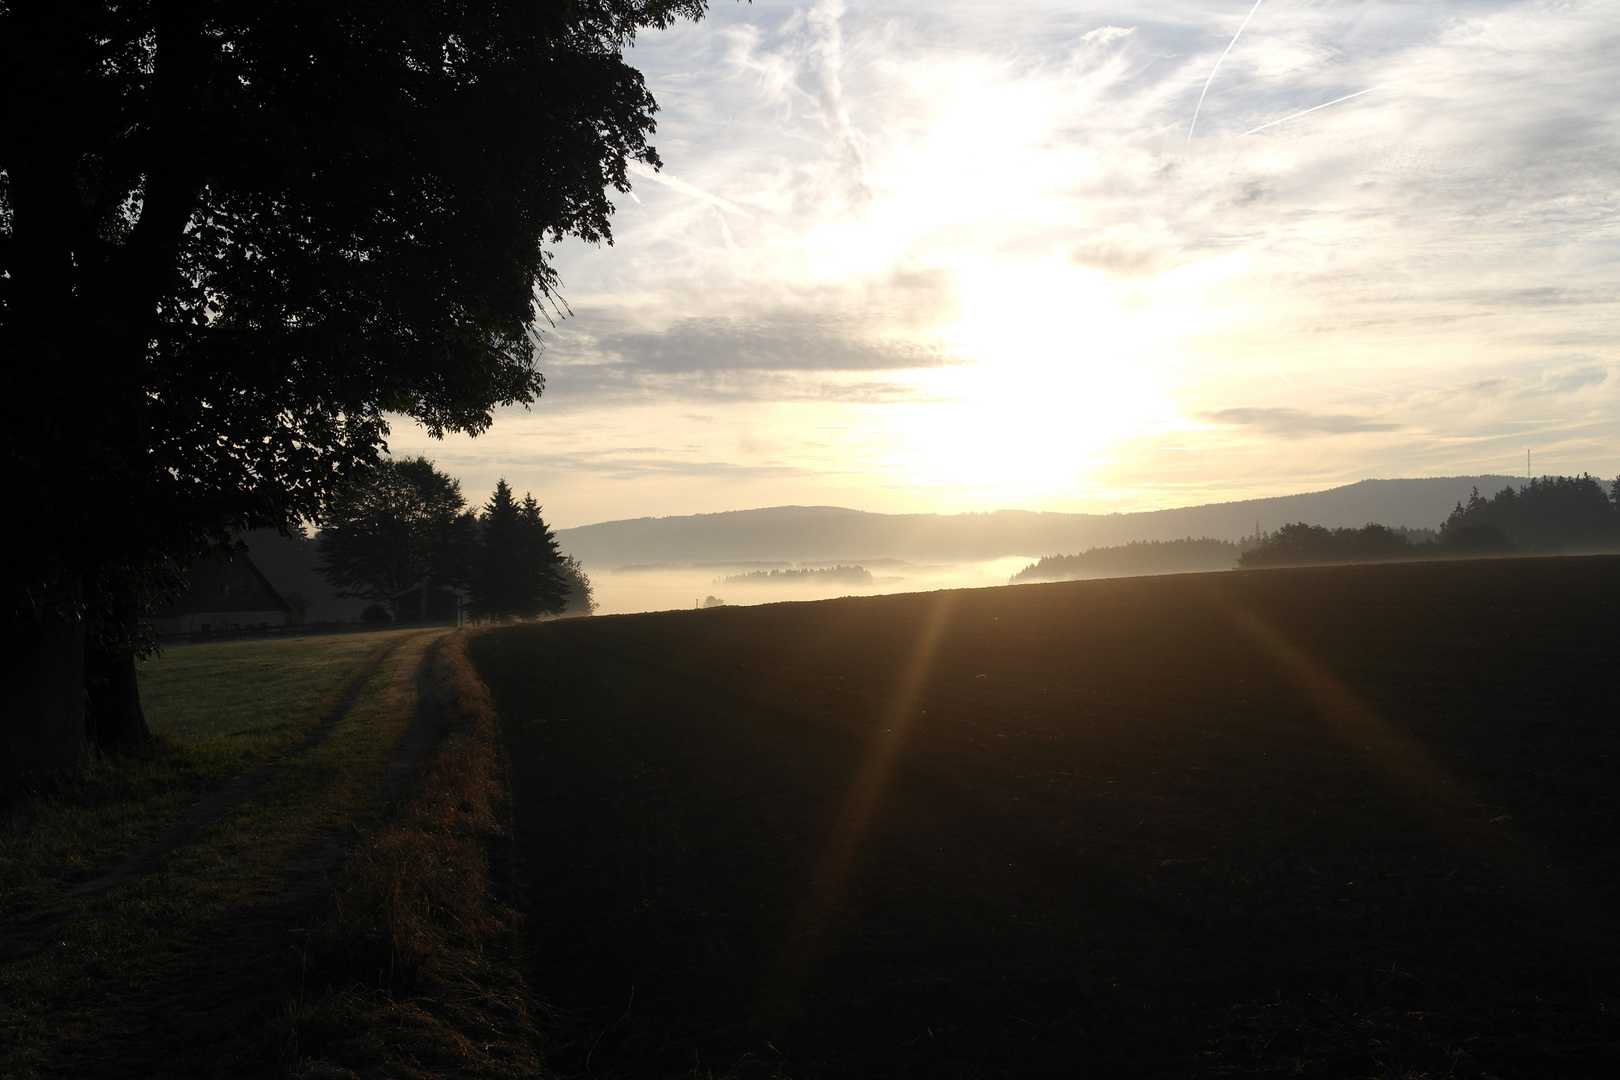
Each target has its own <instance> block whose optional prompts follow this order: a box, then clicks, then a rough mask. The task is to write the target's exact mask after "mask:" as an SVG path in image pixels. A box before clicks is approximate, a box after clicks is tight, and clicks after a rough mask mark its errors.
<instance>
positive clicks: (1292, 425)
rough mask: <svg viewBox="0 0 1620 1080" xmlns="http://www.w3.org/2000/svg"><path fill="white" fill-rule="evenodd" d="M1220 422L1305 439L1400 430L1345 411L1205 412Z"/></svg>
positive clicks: (1262, 410) (1247, 409) (1217, 422)
mask: <svg viewBox="0 0 1620 1080" xmlns="http://www.w3.org/2000/svg"><path fill="white" fill-rule="evenodd" d="M1203 415H1204V416H1205V418H1207V419H1208V420H1210V421H1211V422H1213V423H1216V424H1223V425H1230V426H1233V427H1251V428H1257V429H1259V430H1260V431H1263V432H1265V433H1266V434H1268V435H1278V436H1281V437H1282V438H1285V439H1302V438H1305V437H1306V436H1308V435H1350V434H1357V433H1360V432H1367V431H1397V430H1399V429H1400V425H1399V424H1383V423H1377V422H1375V421H1371V420H1364V419H1362V418H1361V417H1359V416H1350V415H1347V414H1344V413H1337V414H1327V413H1309V412H1305V411H1304V410H1302V409H1261V408H1239V409H1217V410H1215V411H1214V412H1207V413H1204V414H1203Z"/></svg>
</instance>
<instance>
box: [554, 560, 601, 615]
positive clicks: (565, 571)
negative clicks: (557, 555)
mask: <svg viewBox="0 0 1620 1080" xmlns="http://www.w3.org/2000/svg"><path fill="white" fill-rule="evenodd" d="M558 573H559V574H561V575H562V579H563V582H564V583H565V584H566V585H567V586H568V595H567V596H566V597H564V599H563V609H562V613H563V614H564V615H593V614H595V613H596V608H597V603H596V593H595V591H594V590H593V589H592V587H591V578H590V575H589V574H587V573H586V572H585V567H584V566H583V565H582V564H581V563H580V561H579V560H578V559H576V558H574V557H573V556H572V555H564V556H563V561H562V565H561V566H560V567H558Z"/></svg>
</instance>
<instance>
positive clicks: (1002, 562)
mask: <svg viewBox="0 0 1620 1080" xmlns="http://www.w3.org/2000/svg"><path fill="white" fill-rule="evenodd" d="M1029 562H1030V556H1026V555H1011V556H1007V557H1005V558H999V559H982V560H967V561H961V562H934V563H923V562H910V561H907V560H904V559H887V558H880V559H850V558H842V559H825V560H812V561H807V562H804V563H802V564H801V563H799V562H788V561H768V560H741V561H737V562H701V563H687V564H671V563H658V564H632V565H627V566H616V567H603V566H590V565H587V567H586V569H587V570H588V571H589V572H590V576H591V585H592V589H593V591H594V593H595V596H596V601H597V604H598V605H599V606H598V608H597V612H596V613H597V614H598V615H626V614H630V613H632V612H637V611H668V610H670V609H673V608H691V607H704V606H714V605H713V603H712V602H711V601H718V602H721V603H724V604H727V605H737V606H749V605H753V604H774V603H780V602H782V601H785V600H830V599H832V598H834V597H839V596H877V595H880V594H884V593H904V592H931V591H933V590H935V589H974V588H983V587H985V586H989V585H1005V584H1007V580H1008V579H1009V578H1010V577H1011V576H1012V575H1013V574H1015V573H1016V572H1018V570H1020V569H1021V568H1023V567H1024V566H1026V565H1028V564H1029ZM856 570H859V571H863V573H854V572H853V571H856ZM773 571H774V572H775V573H774V574H773V573H772V572H773Z"/></svg>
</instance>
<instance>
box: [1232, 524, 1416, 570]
mask: <svg viewBox="0 0 1620 1080" xmlns="http://www.w3.org/2000/svg"><path fill="white" fill-rule="evenodd" d="M1415 554H1416V549H1415V548H1414V546H1413V544H1412V542H1411V541H1410V540H1408V539H1407V538H1406V536H1405V535H1404V534H1403V533H1400V532H1397V531H1395V530H1394V529H1391V528H1389V527H1388V526H1386V525H1374V524H1370V523H1369V524H1367V525H1363V526H1362V527H1361V528H1359V529H1347V528H1346V529H1328V528H1324V527H1323V526H1321V525H1307V524H1306V523H1305V522H1303V521H1299V522H1295V523H1293V524H1292V525H1284V526H1283V527H1282V528H1280V529H1278V530H1277V531H1276V532H1274V533H1272V534H1270V535H1269V536H1267V537H1265V538H1264V539H1262V540H1261V541H1260V542H1259V543H1258V544H1256V545H1255V546H1254V547H1252V548H1250V549H1249V550H1248V551H1245V552H1244V553H1243V554H1242V555H1240V556H1238V565H1239V566H1245V567H1252V566H1304V565H1308V564H1312V563H1341V562H1382V561H1387V560H1391V559H1409V558H1412V557H1413V556H1414V555H1415Z"/></svg>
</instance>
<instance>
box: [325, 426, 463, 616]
mask: <svg viewBox="0 0 1620 1080" xmlns="http://www.w3.org/2000/svg"><path fill="white" fill-rule="evenodd" d="M466 507H467V503H466V500H465V499H463V498H462V496H461V484H460V483H459V482H458V481H456V480H454V479H452V478H451V477H449V476H446V475H445V474H444V473H441V472H440V471H439V470H438V469H436V468H434V467H433V463H432V462H431V461H428V460H427V459H426V458H410V459H406V460H403V461H385V462H383V463H382V464H381V465H380V466H378V467H377V468H376V469H375V470H373V471H372V472H371V473H370V474H369V475H368V476H367V477H366V478H365V480H364V481H362V482H359V483H355V484H352V485H350V486H349V487H347V488H345V489H344V490H343V491H342V492H340V493H339V494H338V495H337V496H336V497H335V498H334V499H333V500H332V502H331V505H330V508H329V510H328V512H327V524H326V527H325V528H324V529H322V530H321V533H320V538H319V543H320V556H321V572H322V573H323V574H324V575H325V576H326V578H327V580H328V581H330V582H331V583H332V585H333V586H334V587H335V588H336V589H337V592H338V595H340V596H347V597H354V598H357V599H361V600H370V601H373V602H374V603H376V604H379V605H382V606H383V607H386V608H389V609H390V610H392V609H393V607H394V604H395V598H396V597H397V596H399V594H400V593H402V592H404V591H405V590H407V589H411V588H414V587H416V586H418V585H420V584H421V582H422V579H424V578H426V579H427V582H428V585H429V586H432V587H435V588H454V587H458V586H462V585H465V584H466V582H467V578H468V570H469V564H470V562H471V559H472V554H473V549H474V544H475V543H476V529H477V525H476V523H475V522H474V520H473V518H472V515H471V514H469V513H467V511H466Z"/></svg>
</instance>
